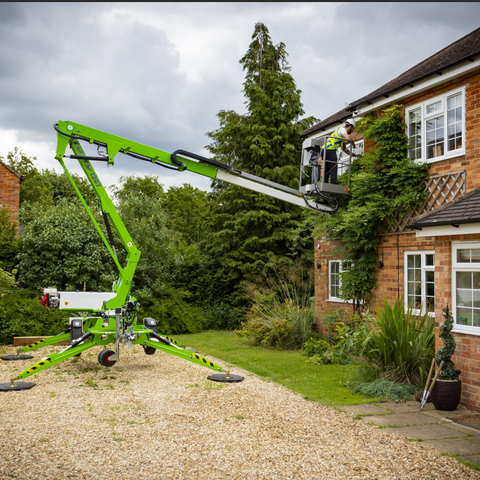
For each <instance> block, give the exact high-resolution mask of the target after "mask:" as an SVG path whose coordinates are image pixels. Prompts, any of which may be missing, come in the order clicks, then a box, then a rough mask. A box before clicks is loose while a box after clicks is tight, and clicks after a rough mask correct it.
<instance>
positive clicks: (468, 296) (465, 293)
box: [457, 289, 473, 307]
mask: <svg viewBox="0 0 480 480" xmlns="http://www.w3.org/2000/svg"><path fill="white" fill-rule="evenodd" d="M472 297H473V293H472V291H471V290H459V289H457V305H459V306H461V307H471V306H472V303H473V301H472Z"/></svg>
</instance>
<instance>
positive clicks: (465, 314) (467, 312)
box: [457, 307, 472, 325]
mask: <svg viewBox="0 0 480 480" xmlns="http://www.w3.org/2000/svg"><path fill="white" fill-rule="evenodd" d="M457 323H458V324H459V325H472V310H471V309H470V308H461V307H459V308H457Z"/></svg>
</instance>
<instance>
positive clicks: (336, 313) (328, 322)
mask: <svg viewBox="0 0 480 480" xmlns="http://www.w3.org/2000/svg"><path fill="white" fill-rule="evenodd" d="M348 318H349V314H348V312H347V311H346V310H343V309H341V308H339V309H333V310H329V311H328V312H326V313H322V314H321V315H320V323H321V324H322V325H324V326H326V329H325V337H326V339H327V340H328V342H329V343H331V344H334V343H335V337H336V336H337V331H336V327H337V325H338V324H339V323H345V322H348Z"/></svg>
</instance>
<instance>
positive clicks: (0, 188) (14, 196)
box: [0, 160, 22, 225]
mask: <svg viewBox="0 0 480 480" xmlns="http://www.w3.org/2000/svg"><path fill="white" fill-rule="evenodd" d="M21 181H22V177H21V176H20V175H19V174H18V173H16V172H14V171H13V170H11V169H10V168H8V167H7V165H5V164H4V163H3V162H2V161H1V160H0V207H6V208H8V210H9V211H10V215H11V219H12V220H13V221H14V222H16V223H17V225H18V210H19V208H20V182H21Z"/></svg>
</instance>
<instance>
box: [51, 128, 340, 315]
mask: <svg viewBox="0 0 480 480" xmlns="http://www.w3.org/2000/svg"><path fill="white" fill-rule="evenodd" d="M54 128H55V130H56V131H57V151H56V155H55V158H56V159H57V160H58V161H59V162H60V164H61V165H62V167H63V169H64V171H65V173H66V175H67V176H68V178H69V179H70V181H71V183H72V185H73V187H74V188H75V191H76V193H77V195H78V196H79V198H80V200H81V201H82V203H83V205H84V207H85V209H86V210H87V213H88V214H89V216H90V218H91V220H92V222H93V223H94V225H95V227H96V228H97V230H98V233H99V235H100V236H101V238H102V240H103V241H104V243H105V245H106V247H107V249H108V251H109V252H110V254H111V255H112V258H113V259H114V261H115V263H116V265H117V268H118V270H119V279H118V281H117V282H116V284H115V285H114V291H115V292H116V297H115V298H111V299H110V300H108V301H107V303H106V310H113V309H115V308H117V307H121V306H122V305H124V304H125V301H126V299H127V296H128V295H129V293H130V287H131V282H132V279H133V275H134V272H135V268H136V266H137V263H138V260H139V258H140V251H139V250H138V249H137V248H136V246H135V244H134V242H133V240H132V238H131V237H130V234H129V233H128V231H127V229H126V228H125V225H124V224H123V222H122V220H121V218H120V217H119V215H118V213H117V211H116V209H115V206H114V204H113V202H112V201H111V199H110V197H109V196H108V194H107V192H106V190H105V188H104V187H103V185H102V183H101V181H100V179H99V178H98V175H97V173H96V172H95V169H94V168H93V165H92V161H103V162H107V163H108V165H113V164H114V159H115V156H116V155H117V154H118V153H122V154H125V155H128V156H131V157H133V158H136V159H138V160H143V161H148V162H150V163H154V164H156V165H159V166H162V167H165V168H169V169H173V170H176V171H179V172H182V171H184V170H188V171H190V172H193V173H197V174H199V175H203V176H206V177H209V178H212V179H218V180H222V181H225V182H228V183H231V184H234V185H238V186H241V187H244V188H248V189H250V190H253V191H256V192H259V193H262V194H265V195H268V196H270V197H273V198H277V199H279V200H283V201H285V202H289V203H292V204H294V205H297V206H300V207H304V208H308V209H312V210H316V211H321V212H325V213H333V212H334V211H335V210H336V206H335V205H334V204H332V203H330V204H324V203H321V202H320V201H319V198H318V197H309V198H307V196H306V195H305V194H304V193H302V192H300V191H299V190H295V189H293V188H290V187H286V186H284V185H281V184H278V183H275V182H271V181H269V180H266V179H263V178H260V177H256V176H255V175H251V174H249V173H246V172H242V171H240V170H237V169H235V168H233V167H230V166H228V165H224V164H222V163H219V162H217V161H215V160H212V159H209V158H206V157H202V156H200V155H197V154H194V153H190V152H186V151H184V150H177V151H175V152H174V153H172V154H170V153H167V152H164V151H162V150H159V149H157V148H153V147H149V146H147V145H143V144H141V143H137V142H134V141H132V140H128V139H126V138H122V137H118V136H116V135H112V134H110V133H106V132H102V131H100V130H96V129H93V128H90V127H86V126H84V125H80V124H78V123H74V122H69V121H59V122H58V123H57V124H56V125H54ZM81 141H85V142H88V143H89V144H94V145H97V148H100V147H101V148H104V149H105V152H104V153H102V154H101V153H99V154H98V156H95V157H92V156H88V155H86V154H85V152H84V150H83V148H82V146H81V144H80V142H81ZM67 146H70V148H71V150H72V151H73V155H66V154H65V153H66V149H67ZM65 157H67V158H72V159H76V160H78V162H79V164H80V166H81V168H82V169H83V171H84V172H85V175H86V176H87V178H88V180H89V181H90V184H91V185H92V187H93V189H94V190H95V192H96V194H97V196H98V197H99V199H100V205H101V210H102V213H103V217H104V220H105V224H106V228H107V233H108V236H109V238H108V240H107V238H105V235H104V234H103V232H102V230H101V228H100V226H99V225H98V223H97V221H96V219H95V217H94V215H93V214H92V212H91V211H90V209H89V207H88V205H87V204H86V202H85V200H84V199H83V197H82V195H81V193H80V191H79V189H78V188H77V186H76V185H75V182H74V180H73V178H72V177H71V175H70V173H69V172H68V169H67V167H66V166H65V162H64V158H65ZM323 201H325V200H323ZM110 222H111V223H112V224H113V227H114V228H115V230H116V231H117V233H118V235H119V236H120V238H121V240H122V243H123V246H124V248H125V249H126V251H127V264H126V266H125V267H122V266H121V265H120V264H119V262H118V259H117V256H116V253H115V248H114V246H113V238H112V234H111V227H110ZM64 308H66V307H64ZM72 310H73V308H72Z"/></svg>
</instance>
